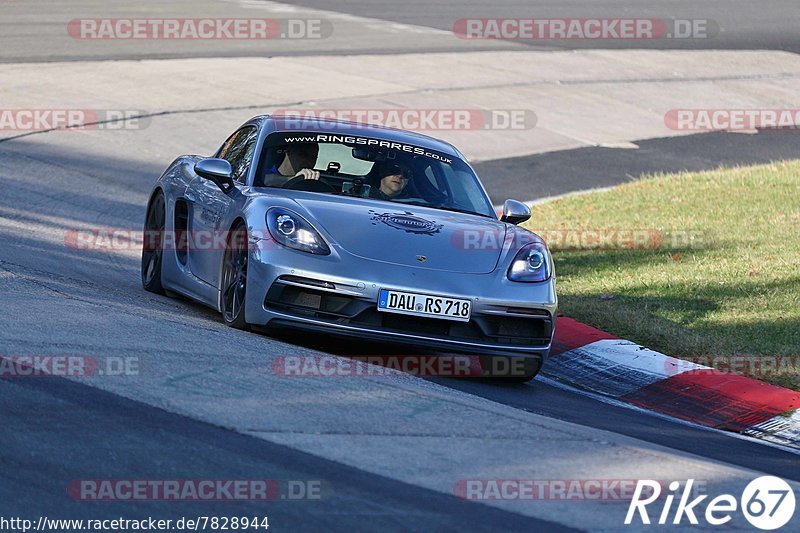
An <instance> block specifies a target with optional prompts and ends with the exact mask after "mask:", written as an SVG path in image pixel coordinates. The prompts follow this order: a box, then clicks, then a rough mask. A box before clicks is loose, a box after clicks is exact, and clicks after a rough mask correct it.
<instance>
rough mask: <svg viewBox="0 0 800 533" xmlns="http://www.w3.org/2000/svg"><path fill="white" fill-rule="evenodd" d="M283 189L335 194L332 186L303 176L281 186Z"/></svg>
mask: <svg viewBox="0 0 800 533" xmlns="http://www.w3.org/2000/svg"><path fill="white" fill-rule="evenodd" d="M283 188H284V189H292V190H293V191H308V192H336V189H335V188H334V187H333V185H331V184H329V183H325V182H324V181H322V180H308V179H306V178H305V177H304V176H296V177H294V178H292V179H290V180H289V181H287V182H286V183H285V184H284V185H283Z"/></svg>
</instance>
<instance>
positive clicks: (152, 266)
mask: <svg viewBox="0 0 800 533" xmlns="http://www.w3.org/2000/svg"><path fill="white" fill-rule="evenodd" d="M165 220H166V210H165V206H164V195H163V194H162V193H161V192H160V191H159V192H158V193H157V194H156V196H155V197H154V198H153V201H152V202H151V203H150V207H149V208H148V209H147V216H146V217H145V220H144V242H143V243H142V287H144V290H146V291H150V292H153V293H156V294H164V287H163V286H162V285H161V267H162V264H163V262H164V221H165Z"/></svg>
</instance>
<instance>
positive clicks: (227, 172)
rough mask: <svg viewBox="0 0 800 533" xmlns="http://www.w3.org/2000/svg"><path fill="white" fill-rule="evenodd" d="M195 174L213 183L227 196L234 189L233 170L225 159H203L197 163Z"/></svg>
mask: <svg viewBox="0 0 800 533" xmlns="http://www.w3.org/2000/svg"><path fill="white" fill-rule="evenodd" d="M194 172H195V174H197V175H198V176H200V177H201V178H204V179H207V180H210V181H213V182H214V183H215V184H216V185H217V187H219V188H220V189H222V192H224V193H226V194H227V193H228V192H230V190H231V189H233V169H232V168H231V164H230V163H228V161H226V160H225V159H218V158H216V157H208V158H206V159H201V160H200V161H198V162H197V163H195V165H194Z"/></svg>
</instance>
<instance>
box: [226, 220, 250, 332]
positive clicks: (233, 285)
mask: <svg viewBox="0 0 800 533" xmlns="http://www.w3.org/2000/svg"><path fill="white" fill-rule="evenodd" d="M247 259H248V249H247V230H246V229H245V227H244V225H242V224H239V225H237V226H235V227H234V228H233V229H231V231H230V233H229V234H228V239H227V241H226V246H225V255H224V256H223V259H222V276H221V277H220V308H221V310H222V320H223V321H224V322H225V324H226V325H227V326H230V327H232V328H236V329H242V330H249V329H250V327H249V325H248V324H247V321H246V320H245V303H246V302H247Z"/></svg>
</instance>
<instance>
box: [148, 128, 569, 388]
mask: <svg viewBox="0 0 800 533" xmlns="http://www.w3.org/2000/svg"><path fill="white" fill-rule="evenodd" d="M529 217H530V210H529V209H528V207H527V206H525V204H523V203H521V202H517V201H514V200H507V201H506V202H505V205H504V207H503V213H502V216H499V217H498V215H497V213H496V212H495V209H494V208H493V206H492V203H491V201H490V200H489V197H488V195H487V194H486V191H485V190H484V188H483V186H482V185H481V183H480V181H479V180H478V178H477V176H476V175H475V172H474V171H473V170H472V168H471V167H470V165H469V164H468V163H467V162H466V161H465V160H464V156H463V155H462V154H461V153H460V152H459V151H458V150H457V149H456V148H454V147H453V146H451V145H450V144H448V143H445V142H442V141H439V140H436V139H433V138H430V137H427V136H424V135H419V134H416V133H410V132H405V131H399V130H394V129H389V128H383V127H377V126H369V125H364V124H356V123H349V122H341V121H329V120H324V119H308V118H299V117H288V116H287V117H281V116H258V117H255V118H253V119H252V120H250V121H248V122H247V123H245V124H244V125H243V126H242V127H241V128H239V129H238V130H236V131H235V132H234V133H233V134H232V135H231V136H230V137H228V139H227V140H226V141H225V142H224V143H223V144H222V146H221V147H220V148H219V150H218V151H217V153H216V154H214V156H213V157H210V158H204V157H200V156H194V155H186V156H181V157H179V158H178V159H176V160H175V161H174V162H173V163H172V164H171V165H170V166H169V168H167V170H166V171H165V172H164V174H163V175H162V176H161V177H160V178H159V179H158V181H157V182H156V184H155V186H154V188H153V192H152V194H151V196H150V200H149V202H148V205H147V214H146V218H145V243H144V247H143V253H142V283H143V285H144V288H145V289H147V290H148V291H152V292H156V293H165V292H166V293H170V292H174V293H180V294H182V295H184V296H187V297H189V298H191V299H194V300H197V301H198V302H201V303H203V304H206V305H208V306H211V307H213V308H214V309H217V310H218V311H219V312H220V313H222V317H223V320H224V321H225V323H226V324H228V325H230V326H232V327H235V328H241V329H247V328H248V327H249V326H250V325H258V326H264V327H266V328H267V329H271V328H277V329H279V330H285V329H287V328H300V329H305V330H311V331H316V332H325V333H332V334H336V335H344V336H350V337H355V338H361V339H373V340H379V341H388V342H391V343H400V344H406V345H409V344H410V345H414V346H418V347H424V348H425V349H430V350H432V351H433V353H434V354H435V353H444V352H449V353H469V354H476V355H477V356H479V357H481V361H489V362H490V363H491V362H494V361H497V360H500V359H505V360H506V361H509V360H510V361H515V362H520V361H522V362H523V363H524V371H523V373H522V375H519V374H517V375H514V376H511V377H512V378H513V379H515V380H517V381H525V380H528V379H531V378H532V377H533V376H535V375H536V373H537V372H538V370H539V367H540V366H541V363H542V361H543V360H544V359H545V358H546V357H547V356H548V354H549V352H550V345H551V342H552V339H553V331H554V326H555V316H556V307H557V299H556V292H555V280H554V273H553V261H552V258H551V256H550V252H549V251H548V249H547V246H546V245H545V243H544V242H543V241H542V239H541V238H540V237H539V236H537V235H536V234H534V233H531V232H530V231H528V230H526V229H523V228H520V227H519V226H517V224H519V223H520V222H523V221H525V220H527V219H528V218H529ZM490 374H491V373H490ZM496 374H497V373H496Z"/></svg>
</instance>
